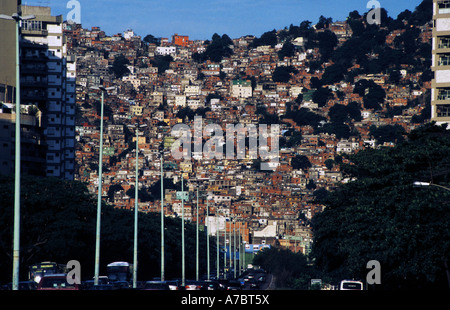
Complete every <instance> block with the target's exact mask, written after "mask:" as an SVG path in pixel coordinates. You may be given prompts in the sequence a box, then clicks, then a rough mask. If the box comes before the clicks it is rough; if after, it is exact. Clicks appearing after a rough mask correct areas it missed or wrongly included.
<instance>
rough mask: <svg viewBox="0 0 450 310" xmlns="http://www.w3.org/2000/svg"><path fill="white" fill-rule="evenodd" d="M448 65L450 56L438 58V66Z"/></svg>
mask: <svg viewBox="0 0 450 310" xmlns="http://www.w3.org/2000/svg"><path fill="white" fill-rule="evenodd" d="M449 65H450V54H444V55H442V56H441V57H440V58H439V66H449Z"/></svg>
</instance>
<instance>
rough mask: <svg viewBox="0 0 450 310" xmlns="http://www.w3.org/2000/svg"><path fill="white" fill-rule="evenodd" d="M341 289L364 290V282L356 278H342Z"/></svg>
mask: <svg viewBox="0 0 450 310" xmlns="http://www.w3.org/2000/svg"><path fill="white" fill-rule="evenodd" d="M339 290H340V291H362V290H364V283H362V282H361V281H356V280H342V281H341V282H340V283H339Z"/></svg>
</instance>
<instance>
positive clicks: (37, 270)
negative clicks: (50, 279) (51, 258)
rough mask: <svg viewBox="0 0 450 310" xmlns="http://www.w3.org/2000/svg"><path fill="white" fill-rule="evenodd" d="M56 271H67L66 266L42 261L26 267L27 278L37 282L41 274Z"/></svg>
mask: <svg viewBox="0 0 450 310" xmlns="http://www.w3.org/2000/svg"><path fill="white" fill-rule="evenodd" d="M58 273H67V266H66V265H64V264H57V263H55V262H42V263H38V264H33V265H30V266H29V267H28V279H29V280H30V281H34V282H36V283H38V284H39V282H40V281H41V279H42V277H43V276H45V275H49V274H58Z"/></svg>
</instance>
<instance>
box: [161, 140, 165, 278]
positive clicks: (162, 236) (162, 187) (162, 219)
mask: <svg viewBox="0 0 450 310" xmlns="http://www.w3.org/2000/svg"><path fill="white" fill-rule="evenodd" d="M160 156H161V281H164V280H165V272H164V269H165V267H164V256H165V255H164V168H163V163H164V138H163V142H162V145H161V149H160Z"/></svg>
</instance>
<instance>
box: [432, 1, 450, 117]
mask: <svg viewBox="0 0 450 310" xmlns="http://www.w3.org/2000/svg"><path fill="white" fill-rule="evenodd" d="M433 24H434V27H433V42H432V50H433V56H432V69H433V71H434V79H433V81H432V90H431V119H432V120H433V121H436V122H437V123H438V124H442V123H449V122H450V1H448V0H433Z"/></svg>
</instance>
